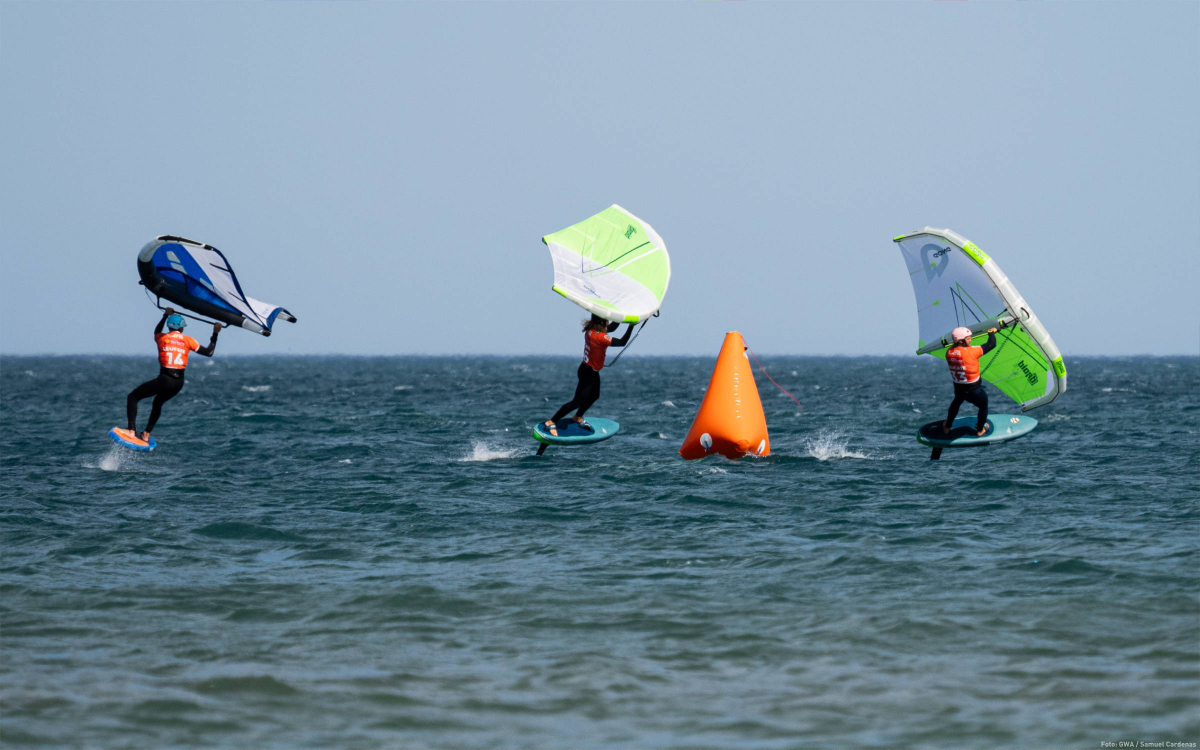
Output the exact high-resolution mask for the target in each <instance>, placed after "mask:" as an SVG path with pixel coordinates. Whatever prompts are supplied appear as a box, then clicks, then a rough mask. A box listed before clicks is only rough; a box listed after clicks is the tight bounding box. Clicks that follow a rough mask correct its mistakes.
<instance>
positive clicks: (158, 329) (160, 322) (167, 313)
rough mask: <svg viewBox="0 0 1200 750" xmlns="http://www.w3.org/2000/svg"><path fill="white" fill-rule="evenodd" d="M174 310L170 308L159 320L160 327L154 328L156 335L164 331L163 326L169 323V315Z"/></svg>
mask: <svg viewBox="0 0 1200 750" xmlns="http://www.w3.org/2000/svg"><path fill="white" fill-rule="evenodd" d="M172 312H174V311H173V310H169V309H168V310H166V311H165V312H164V313H163V316H162V320H160V321H158V327H157V328H155V329H154V335H155V336H157V335H158V334H160V333H162V329H163V326H165V325H166V324H167V316H169V315H170V314H171V313H172ZM156 340H157V339H156Z"/></svg>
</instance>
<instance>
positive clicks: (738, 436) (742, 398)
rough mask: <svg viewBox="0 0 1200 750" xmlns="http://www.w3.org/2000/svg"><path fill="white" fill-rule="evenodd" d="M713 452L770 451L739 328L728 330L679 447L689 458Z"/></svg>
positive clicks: (764, 453) (760, 453)
mask: <svg viewBox="0 0 1200 750" xmlns="http://www.w3.org/2000/svg"><path fill="white" fill-rule="evenodd" d="M714 453H719V454H721V455H722V456H725V457H726V458H741V457H742V456H744V455H746V454H747V453H751V454H753V455H756V456H767V455H770V453H771V438H770V437H769V436H768V435H767V418H766V416H765V415H764V414H763V408H762V401H761V400H760V399H759V398H758V386H756V385H755V384H754V373H753V372H752V371H751V370H750V360H748V359H747V358H746V342H745V341H743V340H742V334H740V333H738V332H737V331H730V332H729V333H727V334H725V343H724V344H722V345H721V353H720V354H718V355H717V366H716V367H714V368H713V374H712V379H711V380H709V381H708V391H707V392H705V394H704V401H703V403H701V404H700V411H698V412H696V418H695V419H694V420H692V429H690V430H688V434H687V437H686V438H684V439H683V446H682V447H680V449H679V455H681V456H683V457H684V458H686V459H687V460H689V461H692V460H694V459H697V458H704V457H705V456H711V455H712V454H714Z"/></svg>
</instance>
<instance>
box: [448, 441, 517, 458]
mask: <svg viewBox="0 0 1200 750" xmlns="http://www.w3.org/2000/svg"><path fill="white" fill-rule="evenodd" d="M520 452H521V449H520V448H501V449H500V450H493V449H492V448H490V447H489V446H488V445H487V444H486V443H483V442H480V441H476V442H475V446H474V447H473V449H472V450H471V454H470V455H468V456H463V457H462V458H460V459H458V460H459V461H495V460H496V459H498V458H512V457H513V456H515V455H517V454H518V453H520Z"/></svg>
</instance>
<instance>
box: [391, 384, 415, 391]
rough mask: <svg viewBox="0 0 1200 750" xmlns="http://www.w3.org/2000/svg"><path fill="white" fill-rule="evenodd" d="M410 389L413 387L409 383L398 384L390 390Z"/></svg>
mask: <svg viewBox="0 0 1200 750" xmlns="http://www.w3.org/2000/svg"><path fill="white" fill-rule="evenodd" d="M412 389H413V387H412V386H411V385H398V386H396V387H395V388H393V389H392V390H393V391H411V390H412Z"/></svg>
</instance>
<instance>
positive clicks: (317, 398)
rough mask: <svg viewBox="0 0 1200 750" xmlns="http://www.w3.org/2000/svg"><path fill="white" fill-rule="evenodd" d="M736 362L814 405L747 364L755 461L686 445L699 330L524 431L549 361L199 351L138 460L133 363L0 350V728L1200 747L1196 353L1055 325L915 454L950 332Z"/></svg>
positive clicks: (541, 399)
mask: <svg viewBox="0 0 1200 750" xmlns="http://www.w3.org/2000/svg"><path fill="white" fill-rule="evenodd" d="M761 359H762V361H763V365H764V366H766V367H767V368H768V370H769V371H770V373H771V376H772V377H774V378H775V380H776V381H778V382H779V384H780V385H781V386H783V387H784V388H787V389H788V390H789V391H791V392H792V393H793V394H794V395H795V396H796V398H797V399H799V401H800V402H801V403H802V404H803V407H802V408H801V407H798V406H797V405H796V404H795V403H794V402H793V401H792V400H791V399H790V398H788V397H787V396H785V395H784V394H782V393H781V392H780V391H779V390H777V389H776V388H775V386H773V385H771V384H770V383H769V382H768V381H767V380H766V379H765V378H761V377H760V378H759V391H760V393H761V394H762V400H763V404H764V409H765V411H766V416H767V423H768V425H769V427H770V434H771V455H770V456H769V457H766V458H760V459H744V460H741V461H729V460H726V459H724V458H720V457H714V458H709V459H705V460H703V461H697V462H686V461H683V460H682V459H681V458H680V457H679V456H678V455H677V453H676V451H677V450H678V448H679V445H680V443H681V442H682V440H683V437H684V435H685V434H686V432H687V429H688V426H689V424H690V423H691V420H692V417H693V416H694V415H695V412H696V409H697V407H698V405H699V403H700V401H701V399H702V398H703V396H704V389H705V386H706V384H707V382H708V377H709V373H710V372H711V368H712V365H713V359H712V358H680V359H676V358H650V357H641V358H639V357H637V356H630V357H627V358H624V359H623V360H622V361H621V362H620V364H619V365H618V366H617V367H616V368H614V369H613V370H611V371H609V370H606V371H604V373H603V375H602V378H603V389H602V393H601V397H600V400H599V402H598V403H597V404H596V405H595V406H594V407H593V409H592V412H591V413H592V414H593V415H594V416H602V417H608V418H611V419H615V420H617V421H618V422H620V423H621V431H620V434H619V435H617V436H616V437H614V438H612V439H610V440H608V441H606V442H604V443H601V444H598V445H592V446H586V447H577V448H562V447H551V448H550V449H549V450H548V451H547V452H546V454H545V455H544V456H542V457H541V458H537V457H535V456H534V455H533V454H534V452H535V449H536V447H537V444H536V443H535V442H534V441H533V440H532V438H531V437H530V429H531V427H532V425H533V423H534V422H535V421H537V420H542V419H545V418H547V417H548V416H549V415H550V414H551V413H552V412H553V411H554V410H555V409H557V408H558V406H559V405H560V404H561V403H563V402H564V401H566V400H568V399H569V398H570V396H571V394H572V392H573V389H574V386H575V379H574V369H575V367H576V365H577V362H576V361H575V360H574V359H571V358H565V357H564V358H538V357H500V358H497V357H459V358H394V359H384V358H371V359H359V358H339V357H330V358H318V357H306V358H257V357H255V358H236V357H222V356H220V355H218V356H217V357H216V358H215V359H213V360H205V359H203V358H193V364H192V365H191V366H190V367H189V372H188V380H187V385H186V387H185V388H184V389H183V391H182V393H181V394H180V395H179V396H178V397H176V398H175V399H174V400H173V401H171V402H170V403H168V404H167V405H166V408H165V409H164V412H163V417H162V420H161V421H160V423H159V425H158V427H157V428H156V429H155V431H154V435H155V437H156V438H157V439H158V445H159V448H158V450H156V451H155V452H153V453H151V454H137V453H133V452H132V451H126V450H122V449H119V448H116V447H115V446H113V444H112V443H111V441H110V440H109V438H108V437H107V435H106V433H107V431H108V429H109V428H111V427H113V426H114V425H123V424H124V421H125V417H124V408H125V394H126V393H127V392H128V391H129V390H131V389H132V388H133V387H134V386H136V385H137V384H138V383H140V382H141V381H143V380H146V379H148V378H150V377H153V376H154V374H155V371H156V369H157V368H156V366H155V364H154V362H153V359H152V358H150V357H141V358H120V357H68V358H17V357H4V358H2V359H0V385H2V402H0V404H2V407H3V410H2V416H3V425H2V427H3V429H2V430H0V455H2V456H3V464H2V470H3V482H2V488H0V491H2V493H3V496H2V505H0V521H2V522H3V531H2V533H3V537H2V542H3V546H2V550H3V552H2V561H0V562H2V567H0V571H2V574H0V656H2V659H0V687H2V689H0V743H2V744H3V746H4V747H86V748H94V747H137V748H142V747H144V748H150V747H156V748H158V747H220V748H224V747H235V748H242V747H269V748H274V747H363V748H374V747H499V748H518V747H581V748H593V747H597V748H598V747H641V748H658V747H698V746H706V747H736V748H775V747H780V748H782V747H845V748H852V747H897V746H904V747H944V748H993V747H1055V748H1057V747H1100V746H1101V743H1105V742H1122V741H1134V742H1136V741H1142V742H1190V743H1195V742H1196V741H1197V740H1200V709H1198V705H1200V604H1198V599H1200V583H1198V573H1200V555H1198V552H1197V543H1198V541H1200V533H1198V532H1200V513H1198V505H1200V361H1198V360H1197V358H1195V357H1191V358H1166V359H1147V358H1131V359H1086V358H1069V359H1068V367H1069V368H1070V390H1069V391H1068V392H1067V394H1066V395H1065V396H1064V397H1063V398H1062V399H1060V400H1059V401H1058V402H1057V403H1055V404H1053V405H1051V406H1049V407H1047V408H1044V409H1040V410H1038V411H1037V412H1035V413H1034V415H1033V416H1036V417H1037V418H1038V419H1039V420H1040V422H1041V424H1040V426H1039V427H1038V428H1037V430H1035V431H1034V433H1033V434H1032V435H1030V436H1029V437H1026V438H1023V439H1021V440H1018V441H1015V442H1013V443H1009V444H1006V445H1001V446H994V447H990V448H980V449H968V450H957V451H956V450H947V451H946V452H945V453H944V454H943V457H942V459H941V460H940V461H937V462H931V461H930V460H929V449H928V448H925V447H924V446H921V445H920V444H918V443H917V441H916V440H915V433H916V430H917V428H918V427H919V426H920V425H921V424H923V423H925V422H929V421H932V420H934V419H938V418H940V417H941V416H942V415H944V412H945V408H946V406H947V404H948V402H949V400H950V398H951V395H952V392H951V387H950V381H949V376H948V374H947V373H946V372H945V370H944V364H942V363H940V362H938V361H935V360H933V359H931V358H917V357H904V358H795V357H761ZM989 391H990V393H991V396H992V405H993V411H995V412H999V413H1003V412H1005V411H1008V412H1012V411H1014V410H1015V407H1014V406H1013V405H1012V404H1011V402H1009V401H1008V400H1007V399H1006V398H1005V397H1003V396H1002V395H1000V394H999V393H998V392H997V391H996V390H995V389H994V388H991V387H989ZM148 411H149V401H147V402H144V403H143V405H142V415H141V420H142V424H144V419H145V416H146V415H147V413H148ZM964 413H973V407H971V406H969V405H968V406H964ZM1193 747H1194V745H1193Z"/></svg>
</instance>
